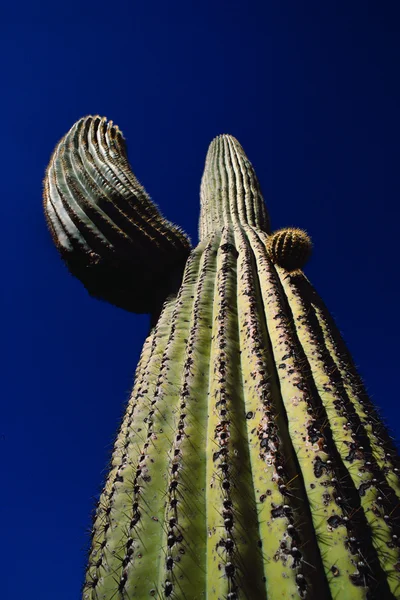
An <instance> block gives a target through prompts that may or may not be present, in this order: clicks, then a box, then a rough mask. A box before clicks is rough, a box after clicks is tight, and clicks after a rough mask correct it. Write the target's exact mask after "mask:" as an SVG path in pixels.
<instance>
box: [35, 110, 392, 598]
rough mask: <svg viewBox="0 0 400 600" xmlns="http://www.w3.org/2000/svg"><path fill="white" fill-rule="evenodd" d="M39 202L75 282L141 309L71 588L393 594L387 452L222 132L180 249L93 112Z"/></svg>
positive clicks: (361, 392) (117, 594) (123, 592)
mask: <svg viewBox="0 0 400 600" xmlns="http://www.w3.org/2000/svg"><path fill="white" fill-rule="evenodd" d="M44 206H45V211H46V216H47V221H48V223H49V227H50V230H51V232H52V234H53V237H54V239H55V242H56V245H57V247H58V248H59V250H60V252H61V255H62V257H63V258H64V259H65V261H66V262H67V265H68V266H69V268H70V270H71V272H72V273H74V274H75V275H77V276H78V277H80V278H81V279H82V281H83V283H84V284H85V286H86V287H87V288H88V290H89V292H90V293H92V294H93V295H95V296H98V297H101V298H103V299H106V300H109V301H111V302H114V303H115V304H117V305H118V306H122V307H124V308H128V309H129V310H132V311H136V312H140V311H145V310H147V311H148V312H150V313H152V315H153V322H154V325H153V326H152V328H151V331H150V334H149V336H148V338H147V339H146V341H145V343H144V347H143V350H142V354H141V358H140V361H139V364H138V367H137V370H136V377H135V383H134V387H133V391H132V395H131V397H130V400H129V402H128V405H127V409H126V413H125V416H124V419H123V421H122V424H121V427H120V430H119V433H118V436H117V440H116V442H115V446H114V451H113V454H112V458H111V466H110V471H109V474H108V477H107V480H106V483H105V486H104V489H103V492H102V494H101V497H100V501H99V504H98V507H97V511H96V515H95V518H94V522H93V528H92V541H91V548H90V552H89V559H88V566H87V571H86V577H85V583H84V586H83V600H125V599H131V598H132V599H134V598H138V599H145V598H151V597H156V598H160V599H163V598H173V599H177V600H200V599H202V598H204V599H207V600H236V599H238V600H240V599H243V600H244V599H246V600H267V599H268V600H278V599H280V600H284V599H290V598H292V599H295V598H304V599H307V600H334V599H337V598H340V599H343V600H367V599H368V600H372V599H374V598H379V599H386V598H387V599H389V598H391V599H393V598H400V585H399V582H400V557H399V546H400V537H399V536H400V531H399V506H400V482H399V474H400V470H399V457H398V454H397V451H396V448H395V447H394V445H393V442H392V441H391V439H390V437H389V435H388V433H387V431H386V430H385V427H384V425H383V424H382V422H381V421H380V419H379V417H378V415H377V412H376V410H375V409H374V407H373V405H372V403H371V401H370V400H369V398H368V396H367V394H366V392H365V389H364V387H363V385H362V382H361V380H360V378H359V376H358V374H357V372H356V369H355V367H354V364H353V361H352V359H351V357H350V355H349V353H348V351H347V349H346V347H345V345H344V342H343V340H342V339H341V337H340V334H339V332H338V330H337V328H336V326H335V324H334V322H333V320H332V317H331V316H330V315H329V312H328V311H327V309H326V307H325V305H324V304H323V302H322V301H321V299H320V298H319V297H318V295H317V293H316V292H315V290H314V289H313V287H312V286H311V284H310V283H309V281H308V280H307V278H306V277H305V276H304V274H303V273H302V271H300V267H301V266H302V265H303V263H304V260H305V258H306V255H308V254H309V250H310V247H311V246H310V242H309V238H308V237H304V235H305V234H304V235H303V232H301V235H303V238H302V239H301V240H300V246H298V247H296V243H297V242H296V239H297V238H296V236H293V235H292V233H293V231H297V232H298V231H300V230H293V229H287V230H283V232H282V231H280V232H276V233H275V234H271V232H270V226H269V218H268V215H267V212H266V209H265V206H264V202H263V199H262V196H261V192H260V187H259V184H258V181H257V178H256V175H255V173H254V170H253V168H252V166H251V164H250V163H249V161H248V159H247V157H246V156H245V154H244V151H243V149H242V147H241V146H240V144H239V143H238V142H237V140H235V139H234V138H233V137H231V136H228V135H223V136H219V137H217V138H216V139H215V140H214V141H213V142H212V143H211V145H210V148H209V151H208V154H207V158H206V166H205V171H204V175H203V179H202V184H201V214H200V226H199V233H200V242H199V244H198V246H197V247H196V248H195V249H193V250H191V251H190V245H189V242H188V239H187V237H186V236H185V235H184V234H183V233H182V232H181V231H180V230H179V228H177V227H175V226H173V225H171V224H170V223H168V222H167V221H166V220H165V219H164V218H163V217H161V215H160V213H159V212H158V210H157V209H156V208H155V206H154V205H153V204H152V203H151V201H150V200H149V197H148V196H147V195H146V193H145V192H144V190H143V188H141V186H140V185H139V184H138V182H137V180H136V178H135V177H134V176H133V174H132V172H131V170H130V167H129V164H128V162H127V158H126V153H125V146H124V142H123V138H122V135H121V133H120V131H119V130H118V128H117V127H115V126H114V125H113V124H112V122H107V121H106V120H105V119H100V118H99V117H88V118H86V119H82V120H81V121H79V122H78V123H77V124H76V125H75V126H74V127H73V128H72V129H71V131H70V132H69V133H68V134H67V135H66V136H65V138H63V140H61V142H60V143H59V145H58V146H57V148H56V150H55V152H54V154H53V156H52V159H51V162H50V165H49V168H48V170H47V175H46V179H45V193H44ZM299 235H300V234H299ZM301 235H300V237H301ZM282 236H283V237H282ZM289 238H290V239H289ZM295 238H296V239H295ZM279 240H281V242H282V240H283V242H282V243H280V241H279ZM285 240H286V241H285ZM286 242H287V243H286ZM289 242H290V243H289ZM143 261H144V263H143ZM185 262H186V266H185V268H184V270H183V265H184V263H185ZM300 263H301V264H300ZM284 265H286V267H287V268H285V267H284ZM113 270H115V271H116V274H113ZM166 273H167V274H168V277H167V276H166ZM113 285H114V286H115V287H114V288H112V286H113ZM144 285H147V286H148V288H147V289H145V290H144V291H143V289H142V288H143V286H144ZM110 286H111V289H108V288H109V287H110ZM116 290H117V291H116ZM161 299H162V300H163V305H162V309H161V310H159V305H160V301H161ZM146 303H147V304H146ZM146 306H147V308H146ZM157 317H158V319H157Z"/></svg>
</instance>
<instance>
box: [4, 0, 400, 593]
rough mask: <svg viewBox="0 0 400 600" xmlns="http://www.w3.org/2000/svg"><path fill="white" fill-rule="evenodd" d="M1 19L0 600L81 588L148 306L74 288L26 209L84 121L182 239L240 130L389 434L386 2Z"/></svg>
mask: <svg viewBox="0 0 400 600" xmlns="http://www.w3.org/2000/svg"><path fill="white" fill-rule="evenodd" d="M42 6H43V5H42ZM29 10H31V11H32V13H31V14H29ZM41 10H42V9H41ZM0 16H1V20H0V22H1V25H0V27H1V36H0V45H1V56H2V64H1V79H0V81H1V88H2V91H1V94H0V106H1V115H2V123H1V139H2V143H1V150H0V152H1V167H2V176H3V185H2V219H1V228H2V236H1V243H2V251H1V253H0V257H1V274H2V292H1V314H2V315H3V319H2V328H1V331H2V346H3V353H4V358H3V360H2V386H1V388H2V401H1V414H0V457H1V461H2V467H1V468H2V474H1V481H2V483H1V488H2V489H1V492H0V511H1V514H2V535H1V538H2V540H1V544H0V554H1V555H2V556H0V564H1V571H2V575H1V577H0V580H1V585H0V595H1V597H2V598H4V599H5V600H11V599H12V600H20V599H21V600H22V599H25V598H32V599H34V600H36V598H37V599H38V600H39V599H40V600H55V599H57V600H75V599H76V600H78V598H79V590H80V585H81V581H82V574H83V572H84V566H85V548H86V546H87V543H88V539H89V538H88V536H87V534H86V533H85V532H86V530H87V529H88V528H89V527H90V518H89V515H90V512H91V509H92V507H93V506H94V499H93V498H94V497H95V496H96V494H98V492H99V491H100V486H101V483H102V478H103V477H104V468H105V465H106V462H107V460H108V458H109V455H110V450H111V446H112V442H113V439H114V435H115V432H116V430H117V428H118V424H119V419H120V416H121V414H122V410H123V406H124V402H125V401H126V400H127V397H128V393H129V390H130V388H131V385H132V378H133V373H134V370H135V366H136V362H137V359H138V355H139V352H140V348H141V345H142V343H143V340H144V337H145V335H146V331H147V329H148V317H147V316H145V315H142V316H137V315H132V314H128V313H124V312H123V311H121V310H118V309H115V308H113V307H112V306H108V305H106V304H104V303H101V302H99V301H95V300H93V299H91V298H90V297H89V296H88V295H87V293H86V291H85V289H84V288H83V286H82V285H81V284H80V283H79V282H78V281H75V280H74V279H73V278H72V277H71V276H70V275H69V274H68V273H67V270H66V269H65V267H64V266H63V264H62V262H61V260H60V259H59V257H58V255H57V253H56V250H55V248H54V247H53V245H52V243H51V240H50V236H49V234H48V232H47V230H46V226H45V221H44V218H43V216H42V207H41V182H42V179H43V175H44V171H45V168H46V166H47V162H48V159H49V156H50V154H51V152H52V150H53V148H54V146H55V144H56V142H57V141H58V140H59V139H60V138H61V137H62V136H63V135H64V133H66V131H67V130H68V129H69V128H70V127H71V125H72V124H73V123H74V122H75V121H76V120H77V119H78V118H80V117H81V116H84V115H86V114H96V113H98V114H100V115H104V116H107V117H108V118H110V119H113V120H114V121H115V122H116V123H117V124H118V125H119V126H120V127H121V129H122V131H123V132H124V134H125V137H126V139H127V142H128V150H129V156H130V160H131V163H132V165H133V168H134V171H135V173H136V175H137V177H138V178H139V180H140V181H141V182H142V183H143V184H144V186H145V187H146V189H147V191H148V192H149V193H150V195H151V196H152V198H153V199H154V200H155V201H156V202H157V204H158V205H159V206H160V208H161V210H162V211H163V213H164V214H165V215H166V216H167V217H168V218H169V219H170V220H172V221H174V222H176V223H179V224H180V225H181V226H182V227H183V228H184V229H185V230H186V231H187V232H188V233H189V234H190V236H191V238H192V241H193V242H194V243H196V240H197V220H198V214H199V185H200V178H201V173H202V169H203V164H204V158H205V154H206V151H207V147H208V144H209V142H210V141H211V139H212V138H213V137H214V136H216V135H217V134H219V133H230V134H232V135H234V136H235V137H237V138H238V139H239V141H240V142H241V144H242V145H243V147H244V148H245V150H246V152H247V154H248V156H249V158H250V160H251V161H252V162H253V164H254V165H255V167H256V169H257V173H258V176H259V179H260V182H261V186H262V189H263V192H264V197H265V200H266V203H267V206H268V209H269V212H270V215H271V220H272V225H273V227H274V228H279V227H283V226H285V225H293V226H299V227H303V228H305V229H307V231H308V232H309V233H310V235H311V236H312V238H313V240H314V245H315V252H314V256H313V258H312V260H311V262H310V264H309V267H308V268H307V269H306V274H307V275H308V276H309V278H310V279H311V281H312V282H313V283H314V285H315V287H316V288H317V290H318V291H319V292H320V294H321V295H322V297H323V299H324V300H325V302H326V303H327V305H328V307H329V308H330V309H331V311H332V313H333V314H334V316H335V318H336V320H337V322H338V325H339V327H340V329H341V331H342V332H343V334H344V337H345V339H346V341H347V343H348V345H349V347H350V349H351V351H352V353H353V355H354V358H355V361H356V363H357V364H358V365H359V368H360V371H361V373H362V375H363V377H364V380H365V381H366V384H367V388H368V390H369V391H370V393H371V395H372V397H373V399H374V400H375V402H376V403H377V404H378V405H379V406H380V407H381V409H382V413H383V415H384V417H385V419H386V420H387V421H388V422H389V423H390V425H391V427H392V430H393V433H394V435H395V436H396V438H397V439H400V421H399V413H400V408H399V396H398V388H399V386H398V378H399V376H400V367H399V349H398V340H399V338H400V328H399V318H398V310H399V301H398V300H399V294H398V288H399V285H398V273H399V267H398V254H399V251H398V245H399V237H400V234H399V231H400V229H399V213H400V208H399V198H400V177H399V167H398V164H399V158H400V152H399V144H400V120H399V106H400V83H399V61H400V35H399V34H400V7H399V5H398V2H394V1H390V0H386V1H385V2H369V1H366V0H352V1H351V2H348V0H347V1H346V2H344V1H343V2H342V1H339V2H332V1H331V2H320V1H318V2H317V1H313V0H311V1H308V2H299V1H298V0H291V1H289V0H282V1H280V2H276V1H274V2H272V1H271V0H262V1H259V2H255V1H252V0H246V1H245V0H242V1H240V2H238V1H234V0H230V1H228V0H226V1H224V2H222V1H220V0H202V1H201V2H188V1H186V0H185V1H183V0H178V1H173V0H171V1H170V2H165V1H161V0H147V2H144V1H143V2H135V1H134V0H131V1H130V2H126V3H121V2H103V0H99V1H98V2H96V3H95V4H94V5H93V6H91V5H89V4H85V7H84V8H82V7H80V8H79V7H78V5H77V4H74V2H68V5H67V6H66V7H64V8H62V7H61V6H60V5H59V3H58V4H54V3H52V4H51V5H50V4H49V6H48V7H47V8H46V9H44V8H43V10H42V13H41V15H39V14H34V13H33V9H32V8H31V9H29V8H28V7H24V6H23V5H19V4H18V5H16V7H15V9H14V14H13V15H11V14H9V15H0Z"/></svg>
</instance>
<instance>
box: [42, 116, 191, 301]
mask: <svg viewBox="0 0 400 600" xmlns="http://www.w3.org/2000/svg"><path fill="white" fill-rule="evenodd" d="M44 210H45V215H46V220H47V223H48V226H49V229H50V232H51V233H52V236H53V240H54V242H55V244H56V246H57V248H58V250H59V251H60V253H61V256H62V257H63V258H64V260H65V262H66V263H67V266H68V268H69V269H70V271H71V272H72V274H73V275H75V276H77V277H78V278H79V279H81V281H82V282H83V284H84V285H85V287H86V288H87V290H88V291H89V293H90V294H91V295H93V296H95V297H98V298H102V299H105V300H108V301H110V302H112V303H113V304H116V305H117V306H121V307H123V308H125V309H127V310H131V311H133V312H153V310H154V309H155V307H157V306H159V305H160V304H161V303H162V302H163V300H164V299H165V297H166V296H167V295H168V293H169V292H170V291H171V289H172V287H173V285H174V284H175V280H176V279H177V278H178V279H179V276H180V275H181V274H182V272H183V268H184V264H185V262H186V259H187V257H188V255H189V252H190V242H189V239H188V237H187V236H186V235H185V234H184V233H183V232H182V231H181V230H180V229H179V227H176V226H174V225H172V224H171V223H169V222H168V221H167V220H166V219H164V218H163V217H162V215H161V214H160V212H159V211H158V209H157V207H156V206H155V205H154V204H153V202H152V201H151V200H150V198H149V196H148V195H147V194H146V192H145V190H144V188H143V187H142V186H141V185H140V184H139V182H138V181H137V179H136V177H135V176H134V174H133V173H132V170H131V168H130V166H129V163H128V159H127V155H126V147H125V142H124V138H123V136H122V133H121V131H120V130H119V128H118V127H117V126H115V125H113V122H112V121H107V120H106V119H105V118H100V117H91V116H89V117H86V118H83V119H81V120H80V121H78V122H77V123H75V125H74V126H73V127H72V128H71V129H70V131H69V132H68V133H67V134H66V135H65V136H64V137H63V138H62V140H61V141H60V142H59V143H58V145H57V146H56V149H55V150H54V153H53V155H52V157H51V160H50V163H49V166H48V169H47V172H46V177H45V181H44Z"/></svg>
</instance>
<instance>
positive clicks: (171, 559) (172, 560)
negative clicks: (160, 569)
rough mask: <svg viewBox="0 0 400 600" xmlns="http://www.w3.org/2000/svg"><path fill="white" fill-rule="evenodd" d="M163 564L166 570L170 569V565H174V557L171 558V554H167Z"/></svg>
mask: <svg viewBox="0 0 400 600" xmlns="http://www.w3.org/2000/svg"><path fill="white" fill-rule="evenodd" d="M165 566H166V567H167V570H168V571H171V569H172V567H173V566H174V559H173V558H172V556H168V558H167V560H166V562H165Z"/></svg>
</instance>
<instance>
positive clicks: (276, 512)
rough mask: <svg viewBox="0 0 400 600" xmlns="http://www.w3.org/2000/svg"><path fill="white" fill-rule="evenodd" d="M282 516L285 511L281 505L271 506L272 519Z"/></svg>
mask: <svg viewBox="0 0 400 600" xmlns="http://www.w3.org/2000/svg"><path fill="white" fill-rule="evenodd" d="M284 516H285V511H284V510H283V505H281V506H276V507H275V508H273V509H272V510H271V517H272V518H273V519H277V518H278V517H284Z"/></svg>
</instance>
